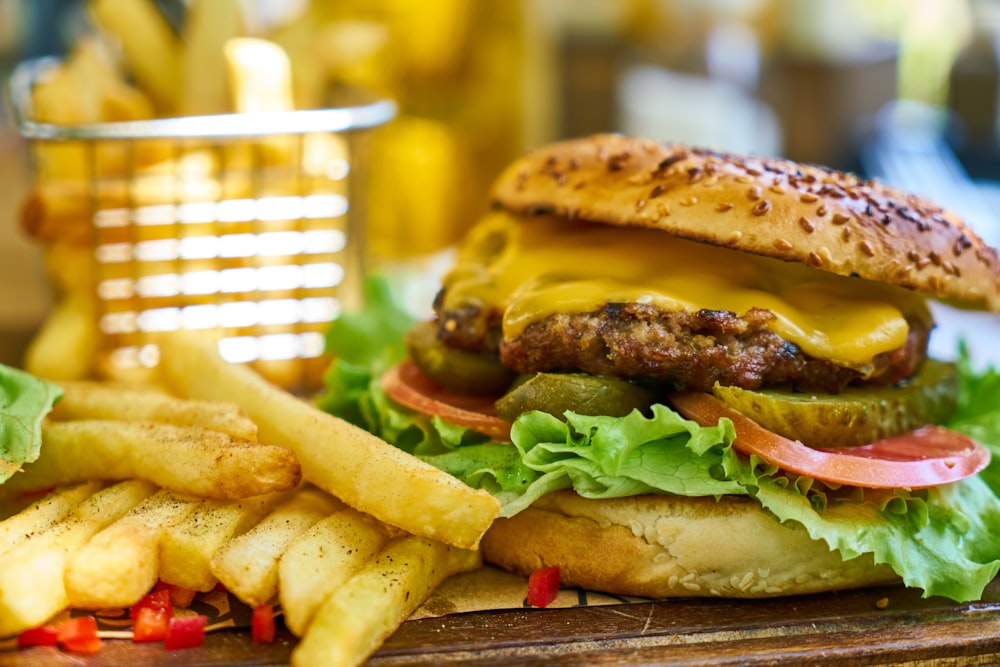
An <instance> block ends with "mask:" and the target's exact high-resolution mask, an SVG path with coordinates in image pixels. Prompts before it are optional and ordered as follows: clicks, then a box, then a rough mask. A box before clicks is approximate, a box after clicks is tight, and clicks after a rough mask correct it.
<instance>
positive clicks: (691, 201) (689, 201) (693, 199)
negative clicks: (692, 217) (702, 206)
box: [679, 195, 698, 206]
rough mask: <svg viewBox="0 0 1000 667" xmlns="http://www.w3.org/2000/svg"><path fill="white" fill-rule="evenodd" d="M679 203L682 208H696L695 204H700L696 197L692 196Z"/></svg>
mask: <svg viewBox="0 0 1000 667" xmlns="http://www.w3.org/2000/svg"><path fill="white" fill-rule="evenodd" d="M679 203H680V205H681V206H694V205H695V204H697V203H698V198H697V197H695V196H694V195H690V196H687V197H685V198H684V199H682V200H680V202H679Z"/></svg>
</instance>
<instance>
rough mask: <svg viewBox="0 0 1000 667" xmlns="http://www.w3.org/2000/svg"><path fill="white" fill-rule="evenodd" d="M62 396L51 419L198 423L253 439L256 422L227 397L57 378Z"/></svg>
mask: <svg viewBox="0 0 1000 667" xmlns="http://www.w3.org/2000/svg"><path fill="white" fill-rule="evenodd" d="M59 385H60V386H61V387H62V388H63V397H62V399H61V400H60V401H59V402H58V403H57V404H56V406H55V408H53V410H52V412H50V413H49V418H50V419H53V420H55V421H67V420H73V419H108V420H113V419H120V420H122V421H132V422H135V421H151V422H160V423H163V424H173V425H175V426H186V425H190V426H201V427H203V428H207V429H211V430H213V431H218V432H220V433H225V434H227V435H231V436H232V437H234V438H237V439H241V440H250V441H256V440H257V425H256V424H254V423H253V421H251V420H250V418H249V417H247V415H246V413H245V412H243V409H242V408H241V407H240V406H239V405H237V404H236V403H232V402H229V401H196V400H189V399H183V398H175V397H173V396H169V395H167V394H160V393H157V392H151V391H144V390H141V389H135V390H130V389H124V388H120V387H113V386H109V385H104V384H100V383H97V382H61V383H59Z"/></svg>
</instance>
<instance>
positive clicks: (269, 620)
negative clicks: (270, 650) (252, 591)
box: [250, 604, 275, 644]
mask: <svg viewBox="0 0 1000 667" xmlns="http://www.w3.org/2000/svg"><path fill="white" fill-rule="evenodd" d="M274 633H275V623H274V606H273V605H269V604H262V605H260V606H258V607H254V610H253V616H252V617H251V619H250V637H251V638H252V639H253V641H255V642H257V643H258V644H272V643H274Z"/></svg>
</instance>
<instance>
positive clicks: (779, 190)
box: [768, 184, 785, 195]
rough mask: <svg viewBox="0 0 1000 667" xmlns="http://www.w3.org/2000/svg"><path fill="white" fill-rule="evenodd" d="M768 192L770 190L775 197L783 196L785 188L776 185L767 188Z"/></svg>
mask: <svg viewBox="0 0 1000 667" xmlns="http://www.w3.org/2000/svg"><path fill="white" fill-rule="evenodd" d="M768 190H770V191H771V192H773V193H774V194H776V195H783V194H785V188H783V187H781V186H780V185H778V184H774V185H772V186H771V187H769V188H768Z"/></svg>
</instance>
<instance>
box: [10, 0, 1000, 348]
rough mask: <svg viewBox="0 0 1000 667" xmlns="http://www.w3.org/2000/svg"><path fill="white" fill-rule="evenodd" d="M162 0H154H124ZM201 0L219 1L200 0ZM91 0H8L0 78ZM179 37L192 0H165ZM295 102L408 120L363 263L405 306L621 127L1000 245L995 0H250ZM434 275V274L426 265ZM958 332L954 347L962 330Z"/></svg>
mask: <svg viewBox="0 0 1000 667" xmlns="http://www.w3.org/2000/svg"><path fill="white" fill-rule="evenodd" d="M123 1H124V2H136V3H138V2H143V3H146V2H152V0H123ZM202 1H203V2H204V0H202ZM90 4H93V3H88V2H86V1H84V0H78V1H74V0H0V74H2V75H3V77H2V78H3V79H4V80H6V78H7V76H8V75H9V74H10V72H11V71H12V68H13V67H14V65H15V64H16V63H18V62H21V61H23V60H25V59H27V58H31V57H36V56H40V55H53V54H54V55H64V54H67V53H68V52H70V50H71V49H72V48H73V47H74V45H75V44H77V43H78V42H79V41H80V40H81V39H82V38H83V37H84V36H85V35H88V34H90V33H92V32H93V30H94V26H93V25H92V23H91V20H90V15H89V13H88V9H89V5H90ZM155 5H156V8H157V9H158V10H159V11H160V12H162V14H163V16H164V17H165V18H166V19H167V21H168V22H169V23H170V25H171V26H172V27H173V29H174V30H176V31H177V32H178V34H182V33H183V29H184V24H185V20H186V18H187V16H188V13H189V11H190V5H189V3H186V2H183V1H181V0H157V1H156V2H155ZM240 6H241V7H242V10H243V11H242V21H243V24H242V26H241V28H240V29H241V31H243V32H244V33H245V34H248V35H267V36H268V38H269V39H273V40H274V41H276V42H277V43H278V44H280V45H281V46H282V47H284V48H285V50H286V51H287V52H288V53H289V56H290V58H291V61H292V67H293V76H294V91H295V102H296V107H297V108H313V107H319V106H323V105H324V104H325V102H326V97H325V91H327V90H330V89H333V88H335V87H337V86H340V85H344V84H350V85H353V86H360V87H363V88H366V89H368V90H371V91H374V92H376V93H378V94H381V95H385V96H388V97H390V98H392V99H393V100H395V101H396V102H397V104H398V105H399V113H398V115H397V117H396V119H395V120H393V121H392V122H391V123H389V124H388V125H386V126H385V127H383V128H381V129H379V130H378V131H377V133H376V135H375V140H374V143H373V145H372V149H371V150H372V154H371V156H370V159H369V161H368V165H369V168H370V170H371V173H370V190H371V196H370V199H371V201H370V204H369V206H368V211H367V216H366V221H365V222H366V229H367V239H366V241H367V248H368V257H369V262H370V266H373V267H377V268H380V269H384V270H387V271H392V272H396V275H398V276H399V277H400V279H399V281H398V285H399V288H400V289H401V290H402V291H403V292H404V293H405V294H406V295H407V297H408V298H409V299H410V300H411V302H412V303H415V304H417V303H420V304H424V303H429V298H430V297H429V296H428V294H430V295H432V294H433V291H432V290H433V277H434V276H435V275H436V273H435V272H436V271H439V270H440V268H441V266H442V265H443V263H444V262H446V261H447V258H448V255H449V251H450V249H451V247H452V245H453V244H454V242H455V241H456V239H458V238H459V237H460V236H461V234H462V233H463V231H464V230H465V229H466V228H467V227H468V226H469V225H470V224H472V222H474V221H475V219H476V218H477V216H478V215H479V214H480V213H481V212H482V211H483V210H484V209H485V206H486V201H487V200H486V193H487V189H488V187H489V183H490V181H491V180H492V179H493V178H494V176H495V175H496V174H497V173H498V171H499V170H500V169H501V168H502V166H503V165H504V164H506V163H507V162H508V161H509V160H511V159H512V158H513V157H515V156H516V155H518V154H520V153H521V152H523V151H524V150H525V149H528V148H531V147H533V146H537V145H540V144H542V143H545V142H548V141H551V140H554V139H558V138H563V137H571V136H579V135H584V134H588V133H592V132H603V131H620V132H625V133H629V134H636V135H642V136H646V137H650V138H655V139H662V140H669V141H678V142H687V143H692V144H697V145H700V146H704V147H710V148H714V149H717V150H723V151H725V150H731V151H741V152H750V153H757V154H762V155H780V156H785V157H788V158H791V159H794V160H800V161H808V162H816V163H822V164H826V165H829V166H832V167H837V168H841V169H848V170H853V171H856V172H858V173H860V174H862V175H864V176H869V177H877V178H879V179H881V180H883V181H886V182H889V183H892V184H895V185H898V186H900V187H903V188H906V189H910V190H914V191H918V192H920V193H921V194H924V195H926V196H928V197H930V198H932V199H936V200H938V201H940V202H941V203H943V204H944V205H946V206H948V207H950V208H953V209H954V210H956V212H958V213H959V214H960V215H963V216H964V217H965V218H966V219H967V220H968V221H969V222H970V224H972V225H973V226H974V227H975V228H976V229H977V231H979V232H980V234H981V235H982V236H984V237H985V238H986V239H987V240H988V241H989V242H991V243H992V244H994V245H997V244H998V242H1000V214H998V211H1000V0H534V1H532V0H436V1H435V2H430V3H428V2H417V1H416V0H381V1H380V2H367V1H364V0H327V1H323V2H321V1H320V0H314V2H309V1H308V0H296V1H293V2H279V1H273V2H269V1H267V0H245V1H243V2H241V3H240ZM27 152H28V151H27V149H26V147H25V145H24V141H23V140H22V139H21V138H20V137H19V136H18V134H17V131H16V127H15V126H14V123H13V121H12V119H11V117H10V109H9V105H3V106H2V107H0V329H3V330H4V332H5V336H6V340H7V341H8V342H7V344H6V345H5V346H4V347H3V355H2V358H0V361H6V362H8V363H12V362H13V363H16V362H17V359H18V355H19V354H20V352H21V350H22V349H23V345H24V344H25V343H26V342H27V340H28V338H29V336H30V335H31V332H32V331H34V330H35V329H36V328H37V327H38V326H39V324H40V323H41V322H42V320H43V318H44V317H45V315H46V313H47V312H48V310H49V308H50V305H51V298H52V297H51V294H50V291H49V288H48V287H47V285H46V280H45V275H44V270H43V268H42V264H41V254H40V251H39V249H38V248H37V247H36V246H35V245H34V244H33V243H32V242H30V241H29V240H28V239H27V238H26V236H25V235H24V233H23V232H22V231H21V230H20V228H19V224H18V216H19V214H18V210H19V207H20V205H21V200H22V197H23V194H24V191H25V188H26V187H27V184H28V182H29V178H30V175H29V171H28V170H29V166H28V162H27ZM428 276H430V277H431V280H430V284H428V280H427V279H426V278H427V277H428ZM945 344H950V343H948V342H947V341H946V342H945Z"/></svg>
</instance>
